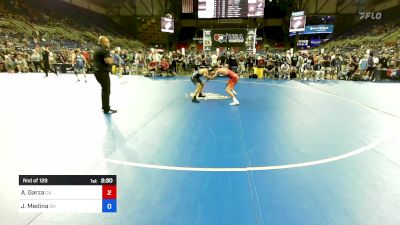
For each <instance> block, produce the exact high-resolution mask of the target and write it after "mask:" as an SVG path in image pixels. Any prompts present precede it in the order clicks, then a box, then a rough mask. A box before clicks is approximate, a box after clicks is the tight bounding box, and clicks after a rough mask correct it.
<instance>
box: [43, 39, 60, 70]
mask: <svg viewBox="0 0 400 225" xmlns="http://www.w3.org/2000/svg"><path fill="white" fill-rule="evenodd" d="M42 58H43V71H44V73H45V74H46V75H45V76H44V77H48V76H49V71H51V72H53V73H55V74H56V75H57V76H58V73H57V71H55V70H53V69H51V67H50V51H49V48H48V47H47V46H46V47H45V48H43V51H42Z"/></svg>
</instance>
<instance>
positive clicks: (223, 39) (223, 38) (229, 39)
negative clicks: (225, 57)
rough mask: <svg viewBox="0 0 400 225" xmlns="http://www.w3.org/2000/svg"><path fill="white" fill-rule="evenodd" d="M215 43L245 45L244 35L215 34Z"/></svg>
mask: <svg viewBox="0 0 400 225" xmlns="http://www.w3.org/2000/svg"><path fill="white" fill-rule="evenodd" d="M214 41H216V42H219V43H244V37H243V34H229V33H226V34H214Z"/></svg>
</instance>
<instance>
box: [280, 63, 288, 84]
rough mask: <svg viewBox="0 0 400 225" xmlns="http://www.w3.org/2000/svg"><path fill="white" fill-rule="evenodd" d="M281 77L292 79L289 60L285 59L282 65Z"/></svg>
mask: <svg viewBox="0 0 400 225" xmlns="http://www.w3.org/2000/svg"><path fill="white" fill-rule="evenodd" d="M279 78H283V79H288V80H290V65H289V63H288V62H287V61H284V62H283V64H282V65H281V75H280V76H279Z"/></svg>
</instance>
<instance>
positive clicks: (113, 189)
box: [102, 185, 117, 199]
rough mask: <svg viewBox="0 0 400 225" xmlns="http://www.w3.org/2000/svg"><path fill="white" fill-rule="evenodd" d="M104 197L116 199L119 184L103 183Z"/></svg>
mask: <svg viewBox="0 0 400 225" xmlns="http://www.w3.org/2000/svg"><path fill="white" fill-rule="evenodd" d="M102 187H103V199H116V198H117V186H116V185H103V186H102Z"/></svg>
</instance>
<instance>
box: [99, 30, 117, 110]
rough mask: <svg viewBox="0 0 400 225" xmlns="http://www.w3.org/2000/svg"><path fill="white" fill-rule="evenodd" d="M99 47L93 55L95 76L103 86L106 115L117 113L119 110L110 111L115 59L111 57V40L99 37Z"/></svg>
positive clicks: (103, 103) (102, 98)
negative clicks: (112, 72)
mask: <svg viewBox="0 0 400 225" xmlns="http://www.w3.org/2000/svg"><path fill="white" fill-rule="evenodd" d="M98 44H99V47H98V48H97V49H96V50H95V52H94V55H93V67H94V76H95V77H96V80H97V81H98V82H99V83H100V85H101V103H102V105H103V112H104V113H105V114H113V113H116V112H117V110H113V109H110V93H111V90H110V89H111V87H110V86H111V85H110V75H109V73H110V72H111V67H112V64H113V63H114V60H113V58H112V57H111V55H110V51H109V50H108V49H110V40H109V39H108V37H106V36H100V37H99V43H98Z"/></svg>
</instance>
